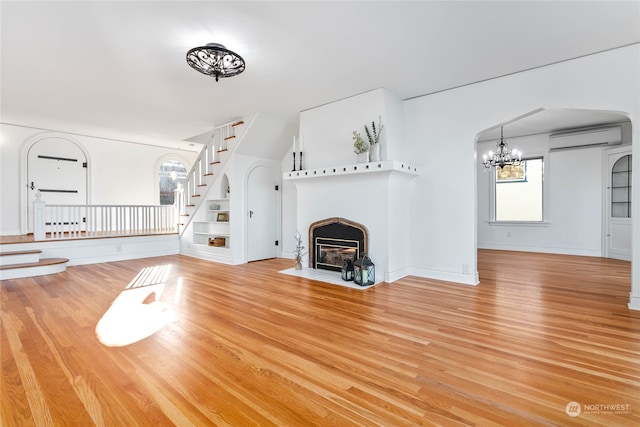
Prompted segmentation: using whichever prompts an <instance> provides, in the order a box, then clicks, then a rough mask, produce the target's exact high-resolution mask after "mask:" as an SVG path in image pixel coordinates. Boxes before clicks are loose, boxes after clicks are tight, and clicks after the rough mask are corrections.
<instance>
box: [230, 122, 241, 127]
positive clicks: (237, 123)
mask: <svg viewBox="0 0 640 427" xmlns="http://www.w3.org/2000/svg"><path fill="white" fill-rule="evenodd" d="M243 124H244V122H243V121H242V120H239V121H237V122H235V123H234V124H232V125H231V126H233V127H236V126H240V125H243Z"/></svg>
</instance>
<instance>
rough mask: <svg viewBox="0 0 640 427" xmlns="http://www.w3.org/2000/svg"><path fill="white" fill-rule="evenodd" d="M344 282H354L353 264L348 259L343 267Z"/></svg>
mask: <svg viewBox="0 0 640 427" xmlns="http://www.w3.org/2000/svg"><path fill="white" fill-rule="evenodd" d="M342 280H344V281H346V282H348V281H350V280H353V262H351V259H347V260H346V261H345V262H344V264H343V265H342Z"/></svg>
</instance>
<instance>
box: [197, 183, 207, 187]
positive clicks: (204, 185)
mask: <svg viewBox="0 0 640 427" xmlns="http://www.w3.org/2000/svg"><path fill="white" fill-rule="evenodd" d="M206 186H207V184H198V187H206Z"/></svg>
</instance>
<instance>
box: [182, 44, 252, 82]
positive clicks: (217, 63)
mask: <svg viewBox="0 0 640 427" xmlns="http://www.w3.org/2000/svg"><path fill="white" fill-rule="evenodd" d="M187 64H189V65H190V66H191V67H192V68H193V69H195V70H197V71H199V72H201V73H202V74H206V75H208V76H211V77H215V78H216V81H218V79H219V78H222V77H233V76H237V75H238V74H240V73H241V72H243V71H244V67H245V65H244V59H242V57H241V56H240V55H238V54H237V53H235V52H232V51H230V50H229V49H227V48H226V47H224V46H223V45H221V44H219V43H208V44H207V45H206V46H200V47H194V48H193V49H191V50H189V52H187Z"/></svg>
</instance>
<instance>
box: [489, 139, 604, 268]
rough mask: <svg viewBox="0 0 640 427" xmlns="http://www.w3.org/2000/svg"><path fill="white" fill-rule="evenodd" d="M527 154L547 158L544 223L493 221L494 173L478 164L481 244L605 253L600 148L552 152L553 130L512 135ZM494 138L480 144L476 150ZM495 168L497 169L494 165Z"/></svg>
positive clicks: (513, 145) (510, 141)
mask: <svg viewBox="0 0 640 427" xmlns="http://www.w3.org/2000/svg"><path fill="white" fill-rule="evenodd" d="M507 143H508V144H509V147H510V148H518V149H519V150H521V151H522V152H523V153H524V156H526V157H538V156H543V157H544V184H545V186H544V193H545V196H544V197H545V198H544V213H543V216H544V223H543V224H540V225H537V224H526V225H517V224H495V223H494V224H491V223H489V221H490V202H491V198H490V197H489V194H490V187H491V185H492V181H491V173H490V172H488V171H489V170H488V169H485V168H484V167H481V166H480V167H478V173H477V176H478V193H477V197H478V247H479V248H484V249H504V250H519V251H532V252H548V253H563V254H571V255H585V256H602V233H603V232H602V221H603V218H602V209H603V206H602V203H603V193H604V173H605V172H604V171H603V161H602V156H603V150H604V148H602V147H592V148H584V149H577V150H566V151H554V152H552V153H549V135H548V134H538V135H531V136H526V137H519V138H510V139H508V141H507ZM493 146H494V142H482V143H478V154H479V156H478V157H480V154H481V153H485V152H487V151H488V150H490V149H493ZM491 172H493V170H491Z"/></svg>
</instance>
